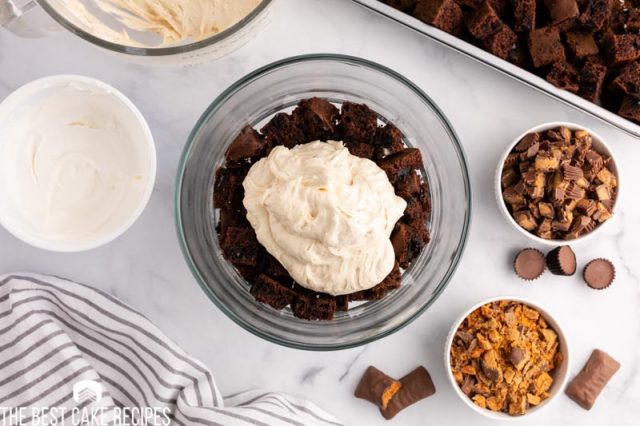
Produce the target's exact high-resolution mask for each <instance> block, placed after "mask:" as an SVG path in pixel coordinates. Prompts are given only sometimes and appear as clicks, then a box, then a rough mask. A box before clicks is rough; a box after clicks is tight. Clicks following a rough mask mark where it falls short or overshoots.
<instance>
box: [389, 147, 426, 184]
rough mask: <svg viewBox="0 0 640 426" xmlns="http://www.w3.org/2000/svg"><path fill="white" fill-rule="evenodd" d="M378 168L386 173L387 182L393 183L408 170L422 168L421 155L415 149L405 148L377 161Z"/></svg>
mask: <svg viewBox="0 0 640 426" xmlns="http://www.w3.org/2000/svg"><path fill="white" fill-rule="evenodd" d="M378 166H380V168H381V169H382V170H384V171H385V172H386V173H387V177H388V178H389V181H390V182H391V183H394V182H396V181H398V180H399V179H401V178H402V176H403V175H404V174H408V173H409V172H410V170H415V169H420V168H421V167H422V154H420V150H419V149H417V148H405V149H403V150H402V151H400V152H397V153H395V154H392V155H388V156H387V157H385V158H383V159H382V160H380V161H378Z"/></svg>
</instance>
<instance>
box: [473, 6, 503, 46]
mask: <svg viewBox="0 0 640 426" xmlns="http://www.w3.org/2000/svg"><path fill="white" fill-rule="evenodd" d="M464 23H465V25H466V26H467V29H468V30H469V32H470V33H471V34H472V35H473V36H474V37H475V38H477V39H479V40H483V39H485V38H487V37H489V36H490V35H492V34H494V33H496V32H497V31H498V30H499V29H500V28H501V27H502V25H503V23H502V20H501V19H500V17H499V16H498V15H497V14H496V12H495V11H494V10H493V7H491V4H490V3H489V2H488V1H487V0H485V1H483V2H482V3H481V4H480V6H478V7H477V8H476V9H475V10H474V11H473V12H471V13H470V14H468V15H467V17H466V19H465V21H464Z"/></svg>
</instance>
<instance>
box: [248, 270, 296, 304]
mask: <svg viewBox="0 0 640 426" xmlns="http://www.w3.org/2000/svg"><path fill="white" fill-rule="evenodd" d="M250 293H251V295H252V296H253V297H255V299H256V300H257V301H258V302H262V303H266V304H267V305H270V306H272V307H273V308H274V309H277V310H280V309H284V308H285V307H286V306H288V305H289V304H291V302H293V299H294V298H295V297H296V293H295V292H294V291H293V290H292V289H291V288H287V287H286V286H284V285H282V284H281V283H280V282H278V281H276V280H274V279H273V278H271V277H269V276H267V275H265V274H260V275H258V277H257V278H256V279H255V280H254V282H253V284H252V285H251V290H250Z"/></svg>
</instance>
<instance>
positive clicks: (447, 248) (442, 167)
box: [175, 55, 471, 350]
mask: <svg viewBox="0 0 640 426" xmlns="http://www.w3.org/2000/svg"><path fill="white" fill-rule="evenodd" d="M314 96H317V97H322V98H326V99H328V100H330V101H331V102H334V103H335V104H340V103H342V102H344V101H351V102H357V103H364V104H366V105H368V106H369V107H370V108H371V109H373V110H374V111H376V112H377V113H378V114H379V118H380V120H381V121H382V122H387V121H391V122H393V123H394V124H395V125H396V126H397V127H398V128H399V129H400V130H401V131H402V133H403V134H404V136H405V138H406V143H407V145H409V146H413V147H417V148H420V150H421V151H422V155H423V157H424V162H425V173H426V178H427V179H428V181H429V185H430V188H431V197H432V204H433V213H432V216H431V220H430V230H431V236H432V240H431V242H430V243H429V244H428V245H427V247H426V248H425V249H424V250H423V252H422V253H421V254H420V256H419V257H418V259H416V261H415V262H414V263H413V264H412V265H411V267H410V268H409V269H407V270H406V271H405V272H404V274H403V275H402V286H401V287H400V289H398V290H396V291H395V292H393V293H389V294H388V295H387V296H386V297H384V298H383V299H382V300H379V301H370V302H365V303H362V304H360V305H358V306H353V307H351V308H350V309H349V311H348V312H337V313H336V315H335V318H334V319H333V320H331V321H305V320H301V319H299V318H296V317H294V316H293V314H292V313H291V311H290V309H289V308H286V309H283V310H281V311H277V310H275V309H273V308H271V307H270V306H268V305H264V304H262V303H260V302H257V301H256V300H255V299H254V298H253V296H252V295H251V294H250V293H249V286H248V285H247V283H246V282H245V281H244V279H243V278H242V277H241V276H240V274H238V273H237V272H236V270H235V269H234V268H233V266H232V265H231V264H230V263H228V262H227V261H226V260H225V259H224V258H223V257H222V252H221V249H220V246H219V243H218V237H217V234H216V231H215V225H216V223H217V220H218V212H217V211H216V210H215V209H214V208H213V186H214V180H215V177H214V172H215V170H216V168H218V167H219V166H220V165H222V164H223V162H224V154H225V151H226V149H227V147H228V145H229V144H230V143H231V141H232V140H233V139H234V138H235V137H236V136H237V134H238V133H239V132H240V129H242V127H244V126H245V125H246V124H250V125H252V126H254V127H258V128H259V127H261V125H262V124H264V123H265V122H266V121H267V120H268V119H270V118H271V117H272V116H273V115H274V114H275V113H277V112H281V111H287V112H288V111H291V109H292V108H293V107H295V105H296V104H297V103H298V102H299V101H300V100H301V99H305V98H310V97H314ZM175 197H176V198H175V203H176V204H175V206H176V222H177V229H178V235H179V239H180V244H181V245H182V250H183V253H184V256H185V258H186V260H187V262H188V264H189V266H190V268H191V270H192V272H193V274H194V276H195V277H196V279H197V281H198V282H199V283H200V285H201V287H202V288H203V290H204V291H205V293H206V294H207V295H208V296H209V298H210V299H211V300H212V301H213V302H214V303H215V304H216V305H217V306H218V307H219V308H220V309H221V310H222V311H223V312H224V313H225V314H226V315H227V316H229V317H230V318H231V319H232V320H233V321H235V322H236V323H237V324H239V325H240V326H242V327H244V328H245V329H247V330H249V331H250V332H252V333H254V334H256V335H258V336H260V337H262V338H264V339H267V340H270V341H272V342H275V343H279V344H282V345H285V346H290V347H295V348H301V349H310V350H335V349H344V348H349V347H353V346H357V345H361V344H364V343H367V342H371V341H373V340H376V339H379V338H381V337H383V336H386V335H388V334H391V333H393V332H395V331H397V330H398V329H400V328H401V327H403V326H405V325H407V324H408V323H409V322H411V321H412V320H413V319H415V318H417V317H418V316H419V315H420V314H421V313H423V312H424V311H425V310H426V309H427V308H428V307H429V306H430V305H431V304H432V303H433V302H434V301H435V300H436V299H437V297H438V296H439V295H440V294H441V293H442V291H443V290H444V289H445V287H446V286H447V283H448V282H449V280H450V279H451V277H452V275H453V273H454V271H455V269H456V266H457V265H458V262H459V261H460V257H461V255H462V251H463V248H464V245H465V242H466V239H467V232H468V228H469V218H470V208H471V193H470V184H469V176H468V172H467V165H466V162H465V158H464V153H463V151H462V147H461V146H460V143H459V141H458V139H457V137H456V134H455V132H454V131H453V129H452V128H451V125H450V124H449V123H448V121H447V119H446V118H445V116H444V114H442V112H441V111H440V110H439V109H438V107H437V106H436V105H435V104H434V103H433V101H432V100H431V99H429V97H428V96H427V95H425V94H424V93H423V92H422V91H421V90H420V89H419V88H418V87H416V86H415V85H414V84H413V83H411V82H410V81H408V80H406V79H405V78H404V77H402V76H401V75H399V74H397V73H396V72H394V71H392V70H390V69H388V68H385V67H383V66H381V65H378V64H376V63H373V62H369V61H365V60H363V59H358V58H353V57H348V56H338V55H309V56H299V57H294V58H289V59H285V60H282V61H279V62H276V63H273V64H271V65H267V66H265V67H263V68H261V69H259V70H257V71H255V72H253V73H251V74H249V75H248V76H246V77H244V78H243V79H241V80H240V81H238V82H237V83H235V84H234V85H233V86H231V87H230V88H229V89H227V90H226V91H225V92H224V93H222V94H221V95H220V96H219V97H218V98H217V99H216V100H215V101H214V102H213V103H212V104H211V106H209V108H208V109H207V110H206V111H205V112H204V114H203V115H202V117H201V118H200V120H199V121H198V122H197V124H196V126H195V128H194V130H193V131H192V133H191V135H190V136H189V140H188V142H187V145H186V147H185V149H184V152H183V155H182V159H181V162H180V165H179V170H178V176H177V182H176V194H175Z"/></svg>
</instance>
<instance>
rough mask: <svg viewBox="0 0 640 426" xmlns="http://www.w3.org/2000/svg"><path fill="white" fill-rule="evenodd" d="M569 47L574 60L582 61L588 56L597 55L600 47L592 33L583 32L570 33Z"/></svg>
mask: <svg viewBox="0 0 640 426" xmlns="http://www.w3.org/2000/svg"><path fill="white" fill-rule="evenodd" d="M566 40H567V47H568V48H569V52H570V53H571V55H572V56H573V57H574V58H577V59H582V58H586V57H587V56H592V55H597V54H598V52H599V50H598V45H597V44H596V41H595V39H594V38H593V34H592V33H586V32H581V31H569V32H568V33H567V34H566Z"/></svg>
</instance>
